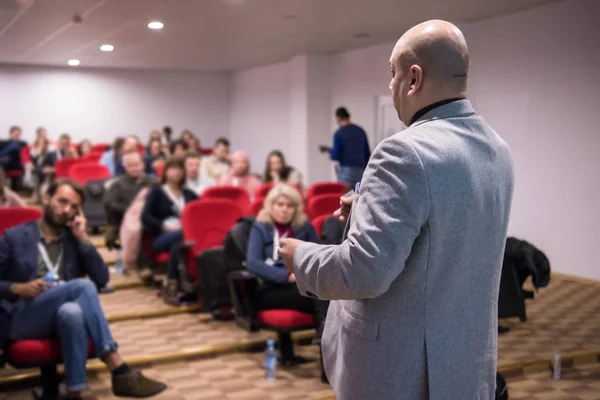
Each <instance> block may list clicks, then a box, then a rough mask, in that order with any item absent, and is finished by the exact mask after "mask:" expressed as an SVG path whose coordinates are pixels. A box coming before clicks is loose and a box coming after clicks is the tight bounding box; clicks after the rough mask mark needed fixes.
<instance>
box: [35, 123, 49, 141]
mask: <svg viewBox="0 0 600 400" xmlns="http://www.w3.org/2000/svg"><path fill="white" fill-rule="evenodd" d="M35 138H36V140H37V139H39V138H44V139H46V140H48V131H47V130H46V128H44V127H43V126H40V127H39V128H37V129H36V130H35Z"/></svg>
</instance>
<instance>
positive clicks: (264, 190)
mask: <svg viewBox="0 0 600 400" xmlns="http://www.w3.org/2000/svg"><path fill="white" fill-rule="evenodd" d="M273 186H275V184H274V183H263V184H262V185H260V186H259V187H258V188H257V189H256V191H255V192H254V198H255V199H264V198H266V197H267V195H268V194H269V191H270V190H271V189H273Z"/></svg>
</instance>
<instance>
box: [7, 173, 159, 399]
mask: <svg viewBox="0 0 600 400" xmlns="http://www.w3.org/2000/svg"><path fill="white" fill-rule="evenodd" d="M84 199H85V193H84V190H83V188H82V187H81V186H80V185H79V184H77V183H76V182H74V181H71V180H59V181H56V182H54V183H52V184H51V185H50V186H49V188H48V190H47V193H46V194H45V195H44V198H43V204H44V215H43V217H42V219H41V220H39V221H37V222H29V223H25V224H22V225H19V226H16V227H13V228H11V229H8V230H7V231H6V232H5V233H4V235H3V236H2V238H0V349H2V348H3V347H4V345H5V343H6V341H8V340H13V341H17V340H26V339H47V338H52V337H56V336H58V337H59V338H60V340H61V344H62V351H63V359H64V360H65V375H66V380H65V381H66V386H67V392H68V393H67V397H68V398H74V399H77V398H80V393H81V392H82V391H83V390H85V389H86V388H87V380H86V360H87V356H88V353H87V348H88V335H89V336H90V339H91V340H92V342H93V343H94V348H95V351H96V354H97V355H98V357H99V358H100V359H101V360H102V361H103V362H104V363H105V364H106V365H107V366H108V368H109V370H110V371H111V373H112V384H113V393H114V394H115V395H116V396H123V397H150V396H152V395H155V394H157V393H160V392H162V391H163V390H164V389H165V388H166V385H164V384H163V383H161V382H157V381H153V380H151V379H148V378H146V377H145V376H143V375H142V374H141V373H138V372H135V371H132V370H130V369H129V367H128V366H127V364H125V363H124V362H123V360H122V359H121V357H120V355H119V353H118V352H117V344H116V342H115V341H114V340H113V338H112V335H111V333H110V329H109V326H108V322H107V321H106V317H105V316H104V312H103V310H102V307H101V305H100V300H99V298H98V288H102V287H104V286H106V284H107V283H108V280H109V273H108V268H107V266H106V264H105V263H104V261H103V260H102V257H101V256H100V254H98V252H97V251H96V248H95V247H94V245H93V244H92V243H91V242H90V241H89V238H88V236H87V222H86V219H85V217H84V216H83V213H82V211H81V205H82V203H83V201H84ZM86 275H87V276H88V277H89V279H85V278H83V277H84V276H86Z"/></svg>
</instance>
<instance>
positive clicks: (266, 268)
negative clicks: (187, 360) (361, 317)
mask: <svg viewBox="0 0 600 400" xmlns="http://www.w3.org/2000/svg"><path fill="white" fill-rule="evenodd" d="M283 238H296V239H300V240H305V241H308V242H313V243H319V238H318V237H317V233H316V232H315V230H314V228H313V226H312V224H311V223H310V222H309V221H308V220H307V218H306V215H305V214H304V211H303V209H302V198H301V197H300V194H299V193H298V191H297V190H296V189H295V188H294V187H292V186H289V185H286V184H279V185H277V186H275V187H274V188H273V189H272V190H271V191H270V192H269V194H268V195H267V198H266V199H265V202H264V206H263V209H262V210H261V212H260V213H259V214H258V217H257V218H256V221H255V222H254V225H253V226H252V230H251V231H250V237H249V239H248V252H247V254H246V265H247V267H248V269H249V270H250V271H252V272H254V273H255V274H256V275H258V276H259V277H260V278H261V284H260V287H259V289H258V291H257V294H256V298H255V299H253V300H254V304H255V306H256V307H257V309H258V310H273V309H288V310H297V311H301V312H306V313H310V314H314V315H315V316H316V318H317V321H318V324H319V327H320V328H319V330H318V335H317V336H318V337H320V334H321V332H322V325H323V322H324V321H325V316H326V315H327V307H328V304H329V303H328V302H327V301H323V300H314V299H311V298H309V297H304V296H302V295H301V294H300V292H299V291H298V288H297V287H296V284H295V282H296V277H295V276H294V274H290V273H288V271H287V269H286V268H285V266H284V264H283V261H282V260H281V259H280V257H279V254H278V253H277V250H278V247H279V241H280V239H283Z"/></svg>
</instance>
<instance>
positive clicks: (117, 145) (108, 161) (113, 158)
mask: <svg viewBox="0 0 600 400" xmlns="http://www.w3.org/2000/svg"><path fill="white" fill-rule="evenodd" d="M124 142H125V139H124V138H122V137H117V138H115V140H114V141H113V144H112V146H111V148H110V149H109V150H108V151H106V152H104V154H103V155H102V158H100V164H102V165H104V166H105V167H106V168H108V170H109V171H110V176H115V175H116V173H115V172H116V166H117V164H118V163H119V160H120V159H121V153H122V151H123V143H124Z"/></svg>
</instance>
